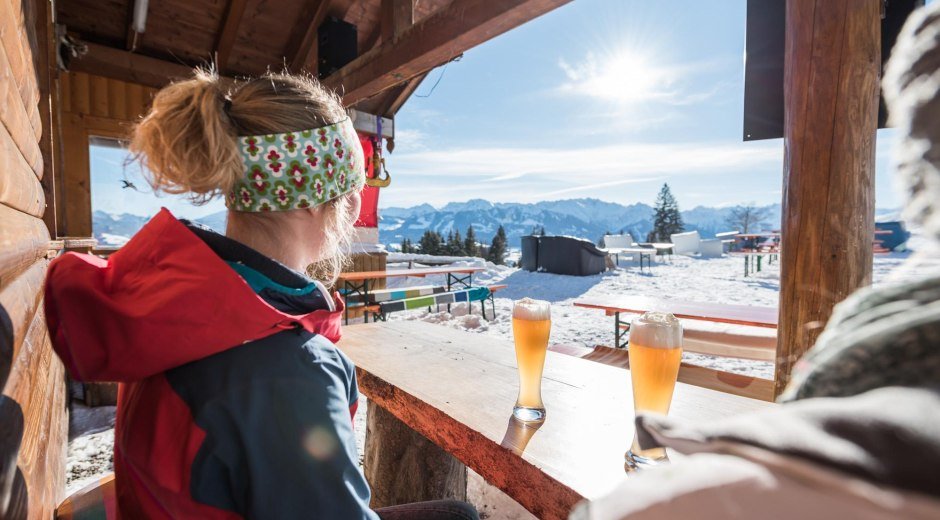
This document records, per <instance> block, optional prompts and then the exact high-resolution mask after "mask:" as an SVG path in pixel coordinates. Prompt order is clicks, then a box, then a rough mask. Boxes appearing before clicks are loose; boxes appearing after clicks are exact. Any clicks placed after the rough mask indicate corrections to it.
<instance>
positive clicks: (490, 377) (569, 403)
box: [338, 322, 773, 518]
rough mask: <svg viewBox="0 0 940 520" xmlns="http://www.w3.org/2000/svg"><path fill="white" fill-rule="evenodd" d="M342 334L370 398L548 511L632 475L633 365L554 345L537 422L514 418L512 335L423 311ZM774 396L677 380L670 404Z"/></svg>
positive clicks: (736, 403)
mask: <svg viewBox="0 0 940 520" xmlns="http://www.w3.org/2000/svg"><path fill="white" fill-rule="evenodd" d="M343 334H344V335H343V339H342V340H341V341H340V342H339V345H338V346H339V348H340V349H341V350H342V351H343V352H345V353H346V354H347V355H348V356H349V357H350V358H351V359H352V361H353V362H354V363H355V364H356V366H357V367H358V368H357V374H358V376H359V382H360V388H361V390H362V392H363V393H364V394H365V395H366V396H368V398H369V400H370V405H373V404H374V405H377V406H381V407H382V408H384V409H386V410H387V411H389V412H390V413H392V414H393V415H394V416H395V417H397V418H398V419H399V420H401V421H403V422H404V423H405V424H407V425H408V426H409V427H411V428H412V429H414V430H415V431H417V432H418V433H420V434H421V435H424V436H425V437H426V438H428V439H429V440H431V441H432V442H434V443H435V444H437V445H438V446H441V447H442V448H444V449H445V450H446V451H447V452H448V453H451V454H452V455H454V456H455V457H457V459H459V460H460V461H461V462H463V463H464V464H466V465H467V466H468V467H469V468H471V469H473V470H474V471H476V472H477V473H479V474H480V475H482V476H483V477H484V478H485V479H486V481H487V482H490V483H492V484H493V485H495V486H496V487H498V488H500V489H501V490H503V491H504V492H506V493H507V494H509V495H510V496H511V497H512V498H513V499H514V500H516V501H517V502H519V503H520V504H521V505H523V506H524V507H525V508H526V509H528V510H529V511H530V512H532V513H533V514H535V515H536V516H538V517H539V518H567V515H568V512H569V511H570V508H571V507H572V506H573V505H574V504H575V503H576V502H578V501H579V500H581V499H582V498H592V497H596V496H598V495H600V494H602V493H603V492H605V491H606V490H607V488H608V487H609V486H610V484H611V482H616V481H619V480H620V479H622V478H623V455H624V452H625V451H626V450H627V448H628V446H629V444H630V442H631V440H632V438H633V413H632V403H633V397H632V394H631V389H630V385H629V376H628V373H627V372H626V371H624V370H622V369H619V368H614V367H611V366H606V365H603V364H600V363H592V362H588V361H586V360H582V359H576V358H573V357H571V356H567V355H563V354H558V353H555V352H548V355H547V357H546V361H545V371H544V376H543V380H542V397H543V400H544V402H545V406H546V408H547V414H548V415H547V419H546V421H545V423H544V424H543V425H542V426H541V427H540V428H538V429H537V430H536V431H532V429H531V428H527V427H525V426H524V425H520V424H519V423H517V422H515V421H512V420H511V419H510V417H511V412H512V407H513V404H514V402H515V399H516V393H517V388H518V387H517V384H518V383H517V381H518V374H517V370H516V368H515V367H516V360H515V353H514V348H513V345H512V343H511V342H509V341H506V340H501V339H498V338H493V337H489V336H485V335H479V334H470V333H467V332H464V331H456V330H452V329H449V328H446V327H441V326H438V325H433V324H428V323H422V322H390V323H380V324H368V325H356V326H352V327H347V328H346V329H345V330H344V333H343ZM414 367H421V370H415V368H414ZM770 406H773V405H771V404H770V403H766V402H761V401H757V400H754V399H746V398H742V397H738V396H734V395H728V394H725V393H721V392H716V391H712V390H706V389H703V388H698V387H695V386H691V385H687V384H682V383H679V384H678V385H676V393H675V398H674V400H673V407H672V409H671V410H670V414H671V415H674V416H676V417H680V418H684V419H689V420H700V421H709V420H715V419H718V418H721V417H727V416H730V415H734V414H739V413H747V412H754V411H759V410H762V409H766V408H768V407H770ZM572 439H579V440H580V441H579V442H572ZM585 439H587V440H588V441H587V442H584V440H585Z"/></svg>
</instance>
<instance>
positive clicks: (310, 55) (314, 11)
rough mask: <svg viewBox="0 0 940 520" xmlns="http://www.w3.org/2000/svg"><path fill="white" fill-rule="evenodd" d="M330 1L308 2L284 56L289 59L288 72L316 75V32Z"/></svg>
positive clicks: (312, 0)
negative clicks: (303, 72)
mask: <svg viewBox="0 0 940 520" xmlns="http://www.w3.org/2000/svg"><path fill="white" fill-rule="evenodd" d="M332 4H333V1H331V0H309V1H308V2H307V3H306V5H305V6H304V10H303V12H302V13H301V16H300V17H299V18H300V20H301V22H300V23H299V24H297V26H296V27H294V30H293V32H292V33H291V37H290V39H289V40H288V43H287V49H286V51H285V53H284V56H287V57H288V58H289V59H290V70H292V71H294V72H300V71H306V72H308V73H310V74H313V75H314V76H315V75H316V74H317V69H318V67H317V60H318V53H317V50H318V49H317V46H318V45H317V31H318V30H319V29H320V25H322V24H323V21H324V20H326V17H327V16H328V15H329V14H330V8H331V7H332Z"/></svg>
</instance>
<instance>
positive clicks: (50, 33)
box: [33, 0, 61, 237]
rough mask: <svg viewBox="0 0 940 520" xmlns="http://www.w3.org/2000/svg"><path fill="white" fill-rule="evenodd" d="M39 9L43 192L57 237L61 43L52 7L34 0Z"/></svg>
mask: <svg viewBox="0 0 940 520" xmlns="http://www.w3.org/2000/svg"><path fill="white" fill-rule="evenodd" d="M33 5H34V6H35V10H36V19H35V20H34V27H35V31H36V43H37V47H38V48H37V49H36V57H37V61H36V69H37V70H36V72H37V79H38V86H39V116H40V121H41V122H42V127H43V132H42V135H41V136H40V139H39V150H40V156H41V158H42V164H43V170H44V174H43V178H42V189H43V193H44V194H45V199H46V210H45V212H44V213H43V217H42V218H43V220H44V221H45V224H46V227H47V228H48V230H49V233H48V234H49V235H52V236H53V237H54V236H56V233H58V219H57V214H58V212H57V210H56V202H57V199H56V182H57V176H56V174H57V172H58V169H59V164H58V162H59V161H61V157H60V156H59V155H60V154H59V153H58V152H57V150H56V145H57V141H58V120H59V118H58V110H59V96H58V74H59V70H58V67H57V66H56V57H57V53H58V48H59V45H58V42H57V41H56V38H55V25H54V24H53V16H52V15H53V13H52V4H51V3H50V2H47V1H45V0H33Z"/></svg>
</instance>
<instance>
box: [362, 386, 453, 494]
mask: <svg viewBox="0 0 940 520" xmlns="http://www.w3.org/2000/svg"><path fill="white" fill-rule="evenodd" d="M366 413H367V419H366V420H367V428H366V449H365V474H366V479H367V480H368V481H369V487H371V488H372V503H371V504H370V505H371V507H372V508H373V509H374V508H379V507H387V506H394V505H399V504H407V503H411V502H423V501H427V500H439V499H443V498H453V499H457V500H466V499H467V467H466V466H464V465H463V463H461V462H460V461H459V460H457V459H456V458H454V456H453V455H451V454H449V453H447V452H446V451H444V450H443V449H441V448H440V447H439V446H438V445H436V444H434V443H433V442H431V441H429V440H427V439H426V438H424V437H423V436H421V435H420V434H419V433H417V432H416V431H414V430H412V429H411V428H409V427H408V426H407V425H405V423H403V422H401V421H400V420H398V419H397V418H396V417H395V416H394V415H392V414H391V413H389V412H388V411H386V410H385V409H384V408H382V407H380V406H378V405H376V404H374V403H371V402H370V403H369V404H368V411H367V412H366Z"/></svg>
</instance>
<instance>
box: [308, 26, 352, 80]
mask: <svg viewBox="0 0 940 520" xmlns="http://www.w3.org/2000/svg"><path fill="white" fill-rule="evenodd" d="M317 55H318V57H319V63H318V64H317V71H318V72H317V77H319V78H320V79H323V78H325V77H327V76H329V75H330V74H332V73H334V72H336V71H337V70H339V69H341V68H342V67H343V66H344V65H346V64H347V63H349V62H351V61H352V60H354V59H356V57H357V56H359V45H358V42H357V31H356V26H355V25H353V24H351V23H348V22H344V21H343V20H340V19H338V18H332V17H331V18H328V19H327V20H326V21H325V22H323V24H322V25H320V27H319V28H318V29H317Z"/></svg>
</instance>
